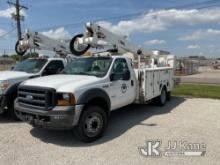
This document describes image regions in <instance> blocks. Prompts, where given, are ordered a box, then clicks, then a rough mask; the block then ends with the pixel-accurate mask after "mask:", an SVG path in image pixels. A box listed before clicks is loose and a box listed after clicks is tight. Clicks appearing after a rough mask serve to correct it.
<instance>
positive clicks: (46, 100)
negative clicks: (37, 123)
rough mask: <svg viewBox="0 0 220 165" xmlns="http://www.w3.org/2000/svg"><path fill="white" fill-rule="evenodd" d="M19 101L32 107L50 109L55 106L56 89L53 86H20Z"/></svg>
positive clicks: (22, 104)
mask: <svg viewBox="0 0 220 165" xmlns="http://www.w3.org/2000/svg"><path fill="white" fill-rule="evenodd" d="M18 103H19V104H20V105H21V106H26V107H30V108H35V109H40V110H50V109H52V108H53V107H54V106H55V90H54V89H51V88H39V87H29V86H19V88H18Z"/></svg>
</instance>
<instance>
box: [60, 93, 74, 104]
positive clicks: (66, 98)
mask: <svg viewBox="0 0 220 165" xmlns="http://www.w3.org/2000/svg"><path fill="white" fill-rule="evenodd" d="M75 104H76V99H75V96H74V95H73V94H72V93H58V94H57V105H58V106H72V105H75Z"/></svg>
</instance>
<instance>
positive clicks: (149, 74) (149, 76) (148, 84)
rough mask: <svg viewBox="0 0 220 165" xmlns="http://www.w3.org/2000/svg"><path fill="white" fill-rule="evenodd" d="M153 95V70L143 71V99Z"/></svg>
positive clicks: (148, 98)
mask: <svg viewBox="0 0 220 165" xmlns="http://www.w3.org/2000/svg"><path fill="white" fill-rule="evenodd" d="M153 97H154V72H153V71H147V70H146V71H145V99H146V101H147V100H150V99H151V98H153Z"/></svg>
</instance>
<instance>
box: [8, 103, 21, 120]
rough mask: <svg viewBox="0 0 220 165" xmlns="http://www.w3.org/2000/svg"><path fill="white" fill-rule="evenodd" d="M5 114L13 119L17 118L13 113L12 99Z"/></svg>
mask: <svg viewBox="0 0 220 165" xmlns="http://www.w3.org/2000/svg"><path fill="white" fill-rule="evenodd" d="M7 114H8V115H9V116H10V117H11V118H12V119H14V120H19V119H18V117H17V115H16V114H15V109H14V100H13V101H12V102H10V103H9V104H8V109H7Z"/></svg>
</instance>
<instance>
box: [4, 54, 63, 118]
mask: <svg viewBox="0 0 220 165" xmlns="http://www.w3.org/2000/svg"><path fill="white" fill-rule="evenodd" d="M66 63H67V62H66V60H64V59H62V58H44V57H41V58H29V59H26V60H24V61H22V62H19V63H18V64H16V65H15V66H14V67H12V69H11V70H10V71H1V72H0V113H4V112H5V111H6V112H7V113H9V115H10V116H11V117H13V118H16V115H15V114H14V104H13V103H14V100H15V98H16V97H17V87H18V85H19V84H20V83H21V82H23V81H25V80H27V79H31V78H36V77H41V76H48V75H53V74H58V73H59V72H60V71H61V70H63V69H64V67H65V66H66Z"/></svg>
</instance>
